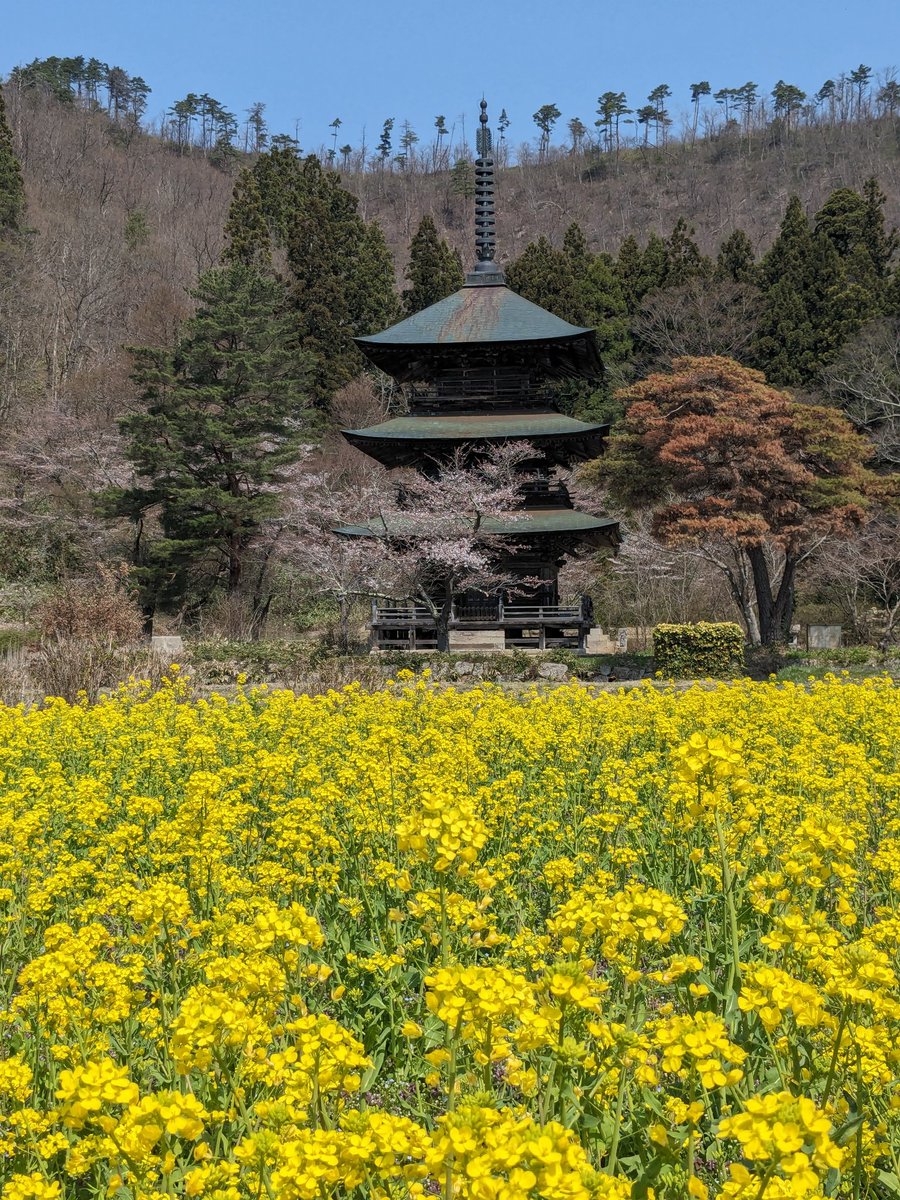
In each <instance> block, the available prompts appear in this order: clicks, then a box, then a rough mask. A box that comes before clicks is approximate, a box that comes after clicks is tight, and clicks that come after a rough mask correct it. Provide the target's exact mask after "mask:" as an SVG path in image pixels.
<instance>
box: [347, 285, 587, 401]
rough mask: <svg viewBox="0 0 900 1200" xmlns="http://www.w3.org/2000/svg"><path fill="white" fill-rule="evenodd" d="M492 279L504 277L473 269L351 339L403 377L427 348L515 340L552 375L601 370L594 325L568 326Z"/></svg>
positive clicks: (424, 355)
mask: <svg viewBox="0 0 900 1200" xmlns="http://www.w3.org/2000/svg"><path fill="white" fill-rule="evenodd" d="M492 279H500V280H502V279H503V276H502V275H499V276H491V275H486V276H481V277H480V276H478V275H476V274H472V275H470V276H469V282H467V283H466V286H465V287H461V288H460V289H459V291H456V292H454V293H453V294H452V295H451V296H447V297H445V298H444V299H443V300H438V302H437V303H436V304H432V305H429V307H428V308H424V309H422V311H421V312H417V313H414V314H413V315H412V316H411V317H406V318H405V320H403V321H398V322H397V324H396V325H391V326H390V327H389V328H388V329H384V330H382V331H381V332H380V333H373V334H369V335H368V336H367V337H358V338H356V339H355V341H356V343H357V345H358V346H359V347H360V349H361V350H362V351H363V353H364V354H365V355H366V356H367V357H368V358H369V359H371V360H372V362H374V363H375V365H376V366H378V367H381V368H382V369H383V370H385V371H386V372H387V373H388V374H391V375H394V376H395V377H396V378H399V379H401V380H402V379H408V378H413V377H414V376H415V373H416V369H417V368H421V366H422V364H423V362H424V361H426V360H427V358H428V357H430V353H429V352H431V353H433V352H434V351H454V350H458V349H460V348H462V347H472V348H473V349H477V348H482V349H486V348H488V347H492V346H507V347H512V346H515V345H519V346H522V347H533V348H534V349H535V350H539V352H540V353H541V357H542V358H543V359H545V360H546V363H545V365H546V366H547V368H548V373H550V374H558V375H581V376H585V377H588V378H598V377H600V376H601V375H602V372H603V368H602V365H601V363H600V357H599V355H598V353H597V344H596V338H595V334H594V331H593V329H586V328H584V327H582V326H580V325H571V324H569V322H568V321H564V320H563V319H562V318H561V317H557V316H554V314H553V313H551V312H548V311H547V310H546V309H545V308H541V307H540V305H538V304H532V302H531V301H530V300H526V299H525V298H524V296H520V295H518V293H516V292H514V291H513V290H512V289H511V288H509V287H507V286H506V284H505V283H502V282H501V283H494V282H491V280H492Z"/></svg>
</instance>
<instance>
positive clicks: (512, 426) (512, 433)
mask: <svg viewBox="0 0 900 1200" xmlns="http://www.w3.org/2000/svg"><path fill="white" fill-rule="evenodd" d="M608 428H609V426H608V425H596V424H589V423H588V422H587V421H578V420H576V419H575V417H567V416H566V415H565V414H564V413H559V412H527V411H526V412H498V411H494V412H489V413H447V414H445V415H441V416H433V417H432V416H416V415H414V414H409V415H407V416H402V417H391V419H390V420H388V421H382V422H381V424H379V425H370V426H369V427H368V428H367V429H345V430H343V431H342V432H343V433H344V436H345V437H347V438H349V439H351V440H353V441H356V440H365V439H367V438H386V439H389V440H396V441H453V442H455V441H493V440H499V441H503V440H505V439H507V438H524V439H526V440H529V439H531V438H547V437H550V438H552V437H576V436H579V435H581V436H583V437H587V436H596V435H597V434H598V433H604V432H605V431H606V430H607V429H608Z"/></svg>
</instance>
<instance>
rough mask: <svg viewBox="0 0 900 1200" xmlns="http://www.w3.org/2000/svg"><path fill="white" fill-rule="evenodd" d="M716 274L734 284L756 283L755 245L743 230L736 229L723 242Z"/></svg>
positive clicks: (717, 260) (717, 261)
mask: <svg viewBox="0 0 900 1200" xmlns="http://www.w3.org/2000/svg"><path fill="white" fill-rule="evenodd" d="M716 273H717V274H718V275H719V277H720V278H722V279H730V280H731V281H732V283H755V282H756V276H757V271H756V260H755V257H754V254H753V243H752V242H751V241H750V239H749V238H748V237H747V235H746V233H744V231H743V229H735V230H734V232H733V233H731V234H729V236H728V237H727V238H726V239H725V241H724V242H722V245H721V246H720V247H719V254H718V257H717V259H716Z"/></svg>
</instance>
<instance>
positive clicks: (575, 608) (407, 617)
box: [372, 599, 589, 629]
mask: <svg viewBox="0 0 900 1200" xmlns="http://www.w3.org/2000/svg"><path fill="white" fill-rule="evenodd" d="M588 620H589V618H588V613H587V610H586V607H585V603H584V601H582V602H581V603H580V604H510V603H509V602H505V601H504V600H502V599H497V600H496V601H494V602H491V601H485V602H484V603H479V602H477V601H472V602H469V603H466V602H463V603H461V604H458V603H454V604H453V606H452V607H451V610H450V626H451V628H457V629H458V628H460V627H461V626H465V625H483V624H485V623H486V622H489V623H490V624H496V625H522V626H528V625H571V624H584V623H586V622H588ZM434 623H435V619H434V616H433V615H432V612H431V610H430V609H429V608H428V606H427V605H424V604H412V603H409V604H403V603H401V602H394V603H393V604H390V603H379V602H378V601H377V600H373V601H372V624H373V625H375V626H383V625H393V626H395V627H408V626H410V625H425V626H427V625H433V624H434Z"/></svg>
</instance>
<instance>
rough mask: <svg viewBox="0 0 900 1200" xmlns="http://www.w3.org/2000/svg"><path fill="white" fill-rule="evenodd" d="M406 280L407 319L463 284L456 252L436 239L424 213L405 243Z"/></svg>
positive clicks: (438, 238)
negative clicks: (406, 248)
mask: <svg viewBox="0 0 900 1200" xmlns="http://www.w3.org/2000/svg"><path fill="white" fill-rule="evenodd" d="M406 278H407V279H408V280H409V283H410V286H409V287H408V288H407V289H406V290H405V291H404V293H403V308H404V312H405V313H406V314H407V316H411V315H412V314H413V313H416V312H420V311H421V310H422V309H423V308H428V306H429V305H430V304H435V303H436V302H437V301H438V300H443V299H444V297H445V296H449V295H451V294H452V293H453V292H455V291H457V290H458V289H459V288H461V287H462V285H463V283H464V282H465V280H464V276H463V269H462V263H461V262H460V257H459V254H458V252H457V251H455V250H452V249H451V248H450V246H448V244H447V242H446V240H445V239H444V238H442V237H439V236H438V231H437V227H436V226H435V223H434V220H433V219H432V217H431V216H430V214H428V213H426V214H425V216H424V217H423V218H422V220H421V221H420V222H419V228H418V229H417V230H416V232H415V233H414V234H413V236H412V240H411V241H410V243H409V266H408V267H407V268H406Z"/></svg>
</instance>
